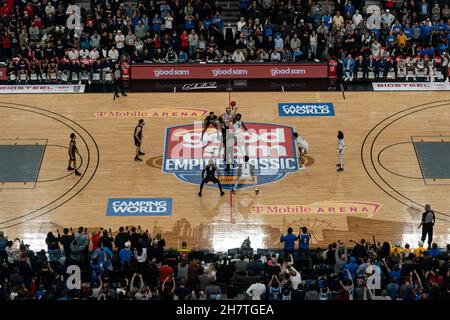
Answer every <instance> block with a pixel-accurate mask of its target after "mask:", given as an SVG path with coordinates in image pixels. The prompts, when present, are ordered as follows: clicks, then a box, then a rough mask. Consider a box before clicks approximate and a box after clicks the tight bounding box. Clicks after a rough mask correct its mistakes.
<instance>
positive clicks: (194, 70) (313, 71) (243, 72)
mask: <svg viewBox="0 0 450 320" xmlns="http://www.w3.org/2000/svg"><path fill="white" fill-rule="evenodd" d="M131 71H132V73H131V77H132V79H133V80H176V79H211V80H213V79H283V78H290V79H307V78H327V77H328V66H327V65H326V64H233V65H229V64H198V65H179V64H177V65H170V64H165V65H132V66H131Z"/></svg>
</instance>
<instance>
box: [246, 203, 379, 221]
mask: <svg viewBox="0 0 450 320" xmlns="http://www.w3.org/2000/svg"><path fill="white" fill-rule="evenodd" d="M380 208H381V204H379V203H375V202H365V201H341V202H320V203H312V204H293V205H288V204H282V205H257V206H253V207H252V208H251V210H250V211H251V213H253V214H260V215H266V214H268V215H298V214H317V215H320V214H326V215H344V214H348V215H356V214H364V215H367V216H368V217H369V218H370V217H372V216H373V215H374V214H376V213H377V212H378V211H379V210H380Z"/></svg>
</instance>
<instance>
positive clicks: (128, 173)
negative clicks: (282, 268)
mask: <svg viewBox="0 0 450 320" xmlns="http://www.w3.org/2000/svg"><path fill="white" fill-rule="evenodd" d="M228 99H229V97H228V94H227V93H175V94H174V93H171V94H141V93H139V94H138V93H131V94H130V95H129V96H128V97H126V98H124V97H121V98H120V99H118V101H113V100H112V96H111V95H110V94H84V95H81V94H80V95H2V96H1V97H0V119H1V125H0V139H4V140H2V141H4V142H3V144H10V143H14V140H17V141H19V143H23V142H20V141H22V140H24V139H30V141H37V140H39V139H47V147H46V151H45V155H44V158H43V161H42V164H41V169H40V173H39V178H38V182H37V183H36V184H35V185H30V184H28V185H21V184H12V183H5V184H3V185H2V186H1V188H2V189H1V192H0V230H4V231H5V233H6V234H7V235H9V237H10V238H12V237H15V236H18V237H20V238H22V239H24V241H25V242H28V243H31V244H32V246H34V247H36V248H37V247H43V246H44V244H43V239H44V238H45V235H46V233H47V232H48V231H49V230H56V229H61V228H62V227H63V226H69V227H74V228H75V227H78V226H84V227H87V228H89V229H91V230H94V229H96V228H98V227H101V226H102V227H108V228H109V227H111V228H112V229H113V230H117V229H118V228H119V227H120V226H125V225H135V226H137V225H140V226H142V228H143V229H149V230H150V232H151V233H152V235H154V234H156V233H157V232H162V233H163V235H164V237H165V238H166V241H167V242H168V245H169V246H172V247H176V246H177V245H178V244H179V243H181V241H187V242H188V245H189V246H190V247H199V248H212V249H214V250H219V251H220V250H224V249H228V248H234V247H239V246H240V245H241V243H242V242H243V240H244V239H245V238H246V237H247V236H248V237H250V240H251V242H252V246H253V247H254V248H263V247H278V246H279V245H280V244H279V235H280V233H282V232H285V231H286V229H287V227H288V226H292V227H294V228H298V227H302V226H307V227H309V229H310V231H311V232H312V234H313V244H314V245H324V244H327V243H329V242H332V241H335V240H343V241H350V240H356V239H360V238H366V239H370V240H372V239H373V238H375V239H376V241H384V240H388V241H395V240H399V241H402V242H409V243H411V244H412V245H413V246H415V245H416V243H417V240H419V238H420V230H419V229H418V228H417V227H418V224H419V220H420V212H421V210H422V207H421V206H422V205H424V204H425V203H430V204H431V205H432V206H433V208H434V209H435V210H436V211H437V212H438V213H437V216H438V221H437V224H436V228H435V240H436V241H437V242H438V243H439V244H440V245H443V244H444V243H448V242H449V241H450V238H449V235H448V233H449V227H450V201H449V195H450V183H448V181H447V182H446V181H444V180H443V181H442V183H439V182H440V181H439V180H437V182H436V181H434V182H435V183H430V181H428V183H427V181H425V180H424V179H423V178H422V173H421V168H420V166H419V162H418V160H417V156H416V154H415V150H414V147H413V144H412V143H411V141H412V137H421V136H422V137H423V136H432V137H433V138H432V139H439V136H443V137H444V136H450V127H449V124H450V94H449V93H448V92H427V93H423V92H420V93H419V92H418V93H411V92H408V93H369V92H363V93H356V92H355V93H353V92H348V93H346V99H345V100H344V99H343V97H342V95H341V93H337V92H320V93H319V92H317V93H315V92H304V93H281V92H280V93H273V92H270V93H250V92H249V93H232V94H231V99H233V100H236V101H237V103H238V107H239V111H240V112H241V113H242V114H243V117H244V118H243V119H244V120H246V121H249V122H260V123H266V122H267V123H276V124H283V125H289V126H293V127H295V129H296V130H297V131H299V132H301V134H302V135H303V136H304V137H305V138H306V139H307V141H308V142H309V144H310V152H309V155H308V158H307V160H308V162H307V170H305V171H298V172H295V173H291V174H288V175H287V176H286V177H284V179H281V180H278V181H276V182H273V183H270V184H265V185H261V186H260V190H261V193H260V194H259V195H257V196H255V194H254V192H253V189H252V188H247V189H244V190H239V191H238V193H237V194H236V195H235V196H231V195H230V193H229V192H227V193H226V195H225V196H224V197H220V196H219V194H218V191H217V189H215V188H206V189H205V190H204V196H203V197H202V198H199V197H198V196H197V192H198V186H197V185H194V184H188V183H185V182H183V181H181V180H179V179H177V178H176V177H175V176H174V175H172V174H169V173H164V172H162V170H161V168H160V166H161V159H162V156H163V153H164V141H165V139H164V137H165V132H166V128H167V127H171V126H176V125H182V124H191V123H193V122H194V121H195V120H198V117H196V116H195V115H196V114H200V113H201V112H202V111H201V110H213V111H215V112H216V113H221V112H222V111H223V109H224V106H225V105H226V104H227V102H228ZM278 102H332V103H334V107H335V112H336V116H334V117H279V116H278V111H277V104H278ZM186 109H189V110H187V111H186ZM192 109H200V110H195V111H192ZM111 112H112V113H111ZM115 112H117V113H115ZM127 112H128V113H127ZM139 112H141V114H142V113H143V112H146V116H145V117H144V118H145V120H146V123H147V125H146V127H145V128H144V143H143V150H144V151H145V152H146V155H145V156H143V158H144V162H142V163H138V162H135V161H133V157H134V145H133V140H132V134H133V130H134V127H135V125H136V123H137V120H138V119H139V118H140V117H141V115H140V114H139ZM174 112H175V113H174ZM183 112H184V113H183ZM192 113H194V114H192ZM174 115H175V116H174ZM181 115H183V116H181ZM338 130H342V131H344V133H345V142H346V145H347V148H346V153H345V161H346V166H345V171H344V172H336V166H335V165H336V162H337V156H336V147H337V139H336V134H337V131H338ZM71 132H76V133H77V134H78V135H79V136H80V138H79V139H78V148H79V152H80V155H81V156H82V157H83V163H82V166H81V169H80V171H82V172H83V176H82V177H81V178H77V177H75V176H74V175H69V176H66V175H67V171H66V168H67V157H68V156H67V148H66V147H67V145H68V136H69V134H70V133H71ZM436 137H437V138H436ZM17 141H16V142H17ZM433 141H435V140H433ZM436 141H437V140H436ZM447 141H450V140H448V139H447ZM0 144H1V143H0ZM79 160H80V159H79ZM0 161H1V160H0ZM449 165H450V164H449ZM0 180H1V179H0ZM113 197H117V198H121V197H123V198H140V197H142V198H163V197H167V198H173V203H174V208H173V214H172V216H169V217H158V218H156V217H107V216H106V205H107V200H108V198H113ZM287 206H290V207H296V208H297V209H298V208H303V209H299V210H300V211H299V212H297V213H286V212H284V213H283V210H284V209H286V208H287ZM274 208H275V209H277V210H279V212H278V213H274V212H273V210H275V209H274ZM270 210H272V211H270ZM301 210H304V211H303V212H301ZM269 211H270V212H269Z"/></svg>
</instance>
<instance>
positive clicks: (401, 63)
mask: <svg viewBox="0 0 450 320" xmlns="http://www.w3.org/2000/svg"><path fill="white" fill-rule="evenodd" d="M397 68H398V76H400V74H401V77H404V78H406V73H407V71H406V59H405V58H404V57H403V56H399V57H398V58H397Z"/></svg>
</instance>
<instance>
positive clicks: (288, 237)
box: [280, 227, 298, 256]
mask: <svg viewBox="0 0 450 320" xmlns="http://www.w3.org/2000/svg"><path fill="white" fill-rule="evenodd" d="M297 240H298V237H297V236H296V235H295V234H293V230H292V228H291V227H289V228H288V230H287V234H285V235H281V237H280V242H281V243H284V254H285V256H288V255H289V254H293V253H294V247H295V241H297Z"/></svg>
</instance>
